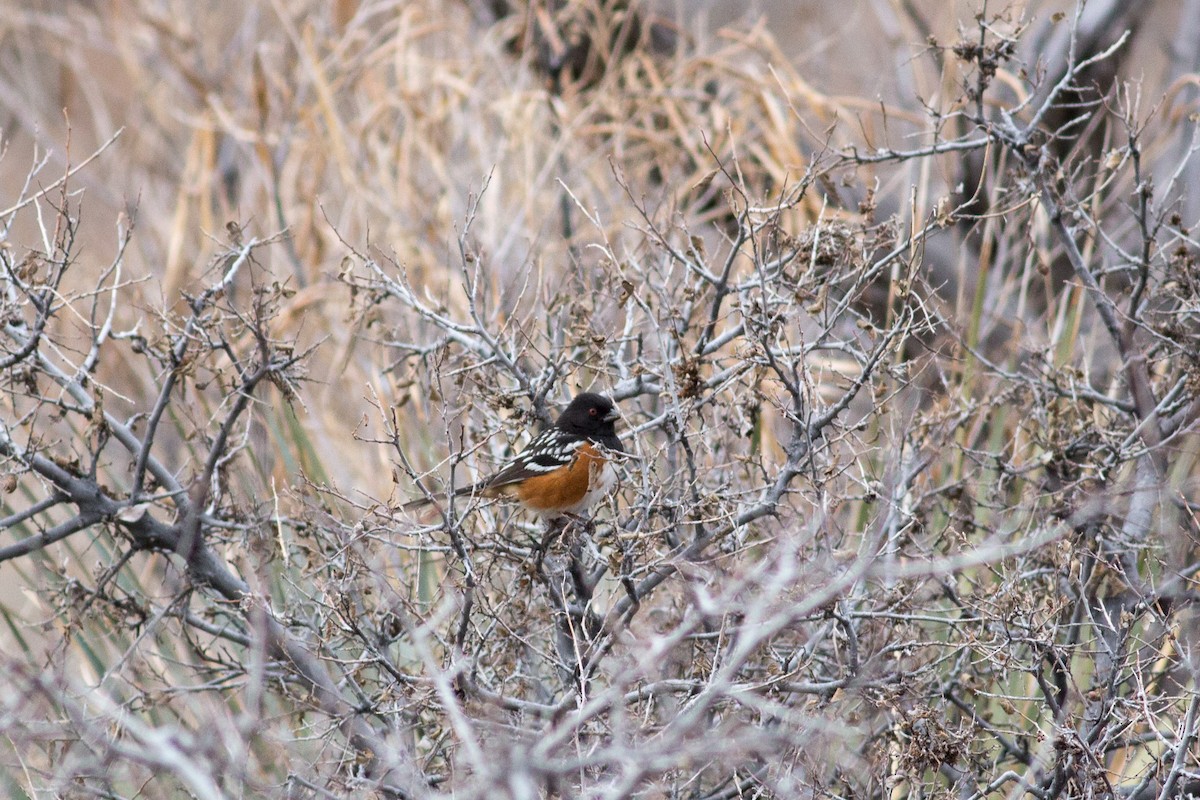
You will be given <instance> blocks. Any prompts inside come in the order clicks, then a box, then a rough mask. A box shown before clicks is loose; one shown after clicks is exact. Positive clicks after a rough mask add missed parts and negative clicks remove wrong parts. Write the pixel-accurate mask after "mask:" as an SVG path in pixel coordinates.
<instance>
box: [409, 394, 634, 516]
mask: <svg viewBox="0 0 1200 800" xmlns="http://www.w3.org/2000/svg"><path fill="white" fill-rule="evenodd" d="M620 416H621V415H620V412H618V411H617V408H616V406H615V405H614V404H613V401H612V400H610V399H609V398H607V397H605V396H604V395H602V394H596V393H594V392H584V393H582V394H579V395H576V396H575V398H574V399H573V400H571V402H570V404H568V405H567V407H566V408H565V409H564V410H563V412H562V413H561V414H560V415H559V417H558V419H557V420H556V421H555V423H554V424H553V425H551V426H550V427H549V428H547V429H546V430H544V431H542V432H541V433H540V434H538V435H537V436H536V437H534V439H533V441H531V442H530V443H529V445H528V446H527V447H526V448H525V449H524V450H522V451H521V452H520V453H519V454H517V456H516V457H515V458H513V459H512V460H511V461H509V462H508V463H507V464H505V465H504V466H503V467H501V468H500V470H499V471H498V472H496V473H495V474H494V475H491V476H489V477H487V478H484V479H483V480H481V481H478V482H476V483H473V484H471V485H470V486H464V487H462V488H460V489H456V490H455V491H454V496H455V497H461V496H463V495H472V496H477V497H503V498H510V499H515V500H516V501H517V502H518V503H520V504H521V506H523V507H524V508H526V509H528V510H529V511H531V512H533V513H534V514H536V515H538V516H540V517H543V518H545V519H556V518H559V517H574V516H577V515H579V514H581V513H582V512H584V511H587V510H588V509H589V508H590V507H591V506H592V505H594V504H595V503H596V501H597V500H599V499H600V498H602V497H604V496H605V495H606V494H608V492H609V490H610V489H612V487H613V484H615V483H616V481H617V473H616V470H615V469H614V468H613V463H612V462H613V457H614V456H619V455H621V454H623V453H624V452H625V450H624V448H623V447H622V446H621V440H620V438H618V436H617V431H616V421H617V420H618V419H619V418H620ZM433 501H434V498H432V497H423V498H421V499H419V500H413V501H411V502H408V503H405V504H404V508H405V509H413V508H420V507H422V506H427V505H430V504H431V503H433Z"/></svg>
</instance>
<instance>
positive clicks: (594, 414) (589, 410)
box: [588, 408, 599, 417]
mask: <svg viewBox="0 0 1200 800" xmlns="http://www.w3.org/2000/svg"><path fill="white" fill-rule="evenodd" d="M588 413H589V414H591V415H592V416H593V417H594V416H596V414H597V413H599V412H597V411H596V409H594V408H589V409H588Z"/></svg>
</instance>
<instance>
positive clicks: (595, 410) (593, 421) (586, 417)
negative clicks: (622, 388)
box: [554, 392, 621, 450]
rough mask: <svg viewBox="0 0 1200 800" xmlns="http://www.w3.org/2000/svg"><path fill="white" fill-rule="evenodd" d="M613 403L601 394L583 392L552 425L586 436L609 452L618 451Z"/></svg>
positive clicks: (619, 446)
mask: <svg viewBox="0 0 1200 800" xmlns="http://www.w3.org/2000/svg"><path fill="white" fill-rule="evenodd" d="M620 416H621V415H620V414H619V413H618V412H617V408H616V406H614V405H613V401H612V400H609V399H608V398H607V397H605V396H604V395H602V394H595V393H594V392H584V393H583V394H580V395H576V396H575V399H574V400H572V401H571V404H570V405H568V406H567V407H566V409H565V410H564V411H563V412H562V414H560V415H559V417H558V422H556V423H554V424H555V425H556V426H557V427H559V428H560V429H562V430H564V431H567V432H568V433H574V434H577V435H579V436H586V437H587V438H589V439H591V440H592V441H594V442H597V443H599V444H602V445H604V446H605V447H607V448H609V449H610V450H620V449H621V441H620V440H619V439H618V438H617V430H616V422H617V419H618V418H620Z"/></svg>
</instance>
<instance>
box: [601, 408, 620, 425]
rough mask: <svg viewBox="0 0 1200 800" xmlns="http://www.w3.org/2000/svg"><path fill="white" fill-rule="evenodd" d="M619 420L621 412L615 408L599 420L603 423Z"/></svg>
mask: <svg viewBox="0 0 1200 800" xmlns="http://www.w3.org/2000/svg"><path fill="white" fill-rule="evenodd" d="M620 418H621V412H620V411H617V410H616V409H615V408H614V409H613V410H612V411H610V412H608V413H607V414H605V415H604V416H603V417H601V419H602V420H603V421H604V422H616V421H617V420H619V419H620Z"/></svg>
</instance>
